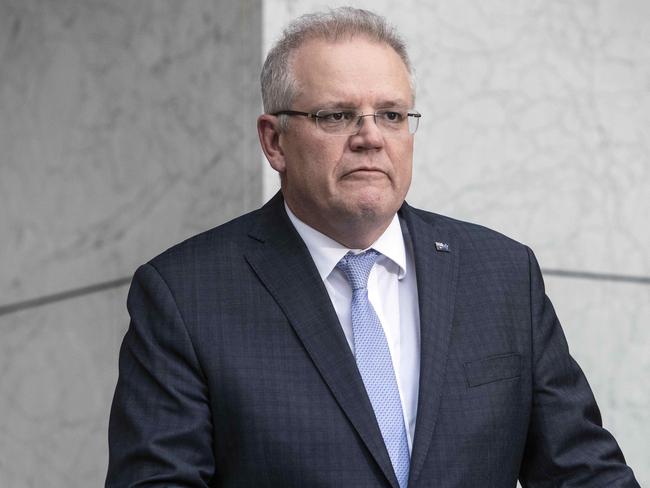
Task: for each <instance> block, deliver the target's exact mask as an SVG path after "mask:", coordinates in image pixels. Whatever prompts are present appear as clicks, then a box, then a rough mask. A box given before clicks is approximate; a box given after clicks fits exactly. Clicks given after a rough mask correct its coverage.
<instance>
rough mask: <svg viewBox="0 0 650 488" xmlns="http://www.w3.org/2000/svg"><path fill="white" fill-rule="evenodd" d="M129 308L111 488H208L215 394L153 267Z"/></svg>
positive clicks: (112, 424)
mask: <svg viewBox="0 0 650 488" xmlns="http://www.w3.org/2000/svg"><path fill="white" fill-rule="evenodd" d="M127 306H128V310H129V314H130V316H131V322H130V325H129V329H128V332H127V333H126V336H125V337H124V341H123V343H122V347H121V350H120V359H119V379H118V382H117V387H116V389H115V396H114V398H113V405H112V409H111V416H110V421H109V434H108V439H109V465H108V475H107V479H106V487H110V488H117V487H120V488H122V487H124V488H126V487H132V486H147V487H157V486H160V487H162V486H165V487H170V486H172V487H180V486H182V487H206V486H208V483H209V480H210V478H211V477H212V476H213V474H214V456H213V452H212V446H213V443H212V425H211V416H210V408H209V403H208V392H207V387H206V383H205V379H204V375H203V373H202V371H201V367H200V365H199V362H198V359H197V356H196V352H195V350H194V347H193V344H192V341H191V338H190V336H189V334H188V330H187V328H186V326H185V323H184V321H183V317H182V316H181V314H180V312H179V309H178V307H177V305H176V302H175V300H174V297H173V295H172V293H171V291H170V289H169V287H168V286H167V284H166V283H165V281H164V279H163V278H162V276H161V275H160V274H159V273H158V271H157V270H156V269H155V268H154V267H153V266H152V265H151V264H146V265H144V266H141V267H140V268H139V269H138V270H137V272H136V273H135V276H134V278H133V282H132V284H131V289H130V291H129V297H128V301H127Z"/></svg>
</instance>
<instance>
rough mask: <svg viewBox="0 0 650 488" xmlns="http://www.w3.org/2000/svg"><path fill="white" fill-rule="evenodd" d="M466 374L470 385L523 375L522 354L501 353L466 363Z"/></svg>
mask: <svg viewBox="0 0 650 488" xmlns="http://www.w3.org/2000/svg"><path fill="white" fill-rule="evenodd" d="M465 376H466V378H467V385H468V386H469V387H473V386H479V385H484V384H486V383H493V382H495V381H501V380H507V379H510V378H519V376H521V355H520V354H517V353H513V354H500V355H498V356H490V357H487V358H483V359H477V360H475V361H470V362H467V363H465Z"/></svg>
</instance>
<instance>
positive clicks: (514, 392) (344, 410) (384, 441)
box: [106, 8, 638, 488]
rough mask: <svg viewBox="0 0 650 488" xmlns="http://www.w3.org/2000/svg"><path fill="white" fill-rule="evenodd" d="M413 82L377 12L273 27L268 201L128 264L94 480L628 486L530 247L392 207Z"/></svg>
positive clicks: (263, 131) (408, 152)
mask: <svg viewBox="0 0 650 488" xmlns="http://www.w3.org/2000/svg"><path fill="white" fill-rule="evenodd" d="M411 77H412V75H411V69H410V64H409V60H408V56H407V54H406V51H405V48H404V45H403V43H402V42H401V41H400V40H399V38H398V37H397V36H396V35H395V34H394V33H393V32H392V30H391V29H390V28H389V27H388V26H387V25H386V24H385V22H384V20H383V19H382V18H380V17H378V16H376V15H374V14H371V13H369V12H366V11H362V10H354V9H350V8H343V9H337V10H334V11H331V12H329V13H326V14H316V15H311V16H306V17H303V18H301V19H299V20H298V21H296V22H294V23H293V24H292V25H291V26H290V27H289V28H288V29H287V31H285V34H284V37H283V38H282V39H281V40H280V41H279V42H278V44H277V45H276V46H275V47H274V48H273V50H272V51H271V52H270V53H269V55H268V58H267V60H266V63H265V66H264V69H263V72H262V93H263V100H264V109H265V114H264V115H262V116H260V117H259V119H258V131H259V136H260V141H261V145H262V149H263V151H264V153H265V155H266V157H267V159H268V160H269V162H270V164H271V166H272V167H273V168H274V169H275V170H276V171H278V173H279V174H280V178H281V194H278V195H277V196H276V197H275V198H273V199H272V200H271V201H270V202H269V203H267V204H266V205H265V206H264V207H263V208H261V209H259V210H258V211H256V212H253V213H251V214H248V215H245V216H243V217H240V218H238V219H235V220H234V221H232V222H229V223H227V224H225V225H223V226H221V227H218V228H216V229H213V230H210V231H208V232H206V233H203V234H201V235H199V236H196V237H194V238H192V239H190V240H188V241H186V242H184V243H182V244H180V245H178V246H176V247H174V248H172V249H170V250H168V251H167V252H165V253H163V254H162V255H161V256H158V257H157V258H155V259H153V260H152V261H151V262H149V263H148V264H146V265H144V266H142V267H141V268H140V269H139V270H138V271H137V273H136V275H135V277H134V280H133V284H132V286H131V291H130V294H129V302H128V304H129V311H130V314H131V319H132V320H131V325H130V328H129V331H128V333H127V335H126V337H125V339H124V344H123V347H122V351H121V355H120V379H119V381H118V385H117V389H116V393H115V399H114V403H113V410H112V413H111V421H110V432H109V435H110V437H109V439H110V463H109V473H108V478H107V483H106V485H107V486H110V487H122V486H124V487H126V486H192V487H199V486H247V487H248V486H250V487H265V486H268V487H276V486H277V487H317V486H318V487H326V486H327V487H365V486H367V487H371V486H372V487H377V486H386V487H389V486H392V487H401V488H405V487H406V486H409V487H429V486H436V487H467V488H476V487H498V488H502V487H513V486H515V484H516V481H517V479H520V480H521V483H522V485H523V486H525V487H526V486H530V487H556V486H576V487H577V486H580V487H637V486H638V484H637V483H636V481H635V480H634V476H633V474H632V471H631V470H630V468H628V467H627V466H626V465H625V461H624V459H623V455H622V454H621V452H620V450H619V448H618V446H617V444H616V442H615V441H614V439H613V438H612V436H611V435H610V434H609V433H608V432H607V431H606V430H604V429H603V428H602V427H601V425H600V416H599V412H598V409H597V407H596V404H595V401H594V399H593V396H592V394H591V391H590V389H589V386H588V385H587V382H586V380H585V378H584V376H583V375H582V373H581V371H580V369H579V368H578V366H577V365H576V364H575V362H574V361H573V360H572V359H571V357H570V356H569V353H568V350H567V346H566V343H565V340H564V337H563V334H562V331H561V329H560V325H559V323H558V321H557V318H556V317H555V314H554V312H553V308H552V306H551V304H550V302H549V301H548V299H547V298H546V297H545V295H544V288H543V284H542V280H541V276H540V272H539V268H538V266H537V264H536V262H535V258H534V256H533V254H532V252H531V251H530V250H529V249H528V248H526V247H525V246H523V245H521V244H518V243H516V242H514V241H512V240H510V239H508V238H506V237H503V236H501V235H499V234H497V233H495V232H493V231H490V230H488V229H485V228H482V227H479V226H475V225H470V224H466V223H462V222H458V221H455V220H452V219H449V218H445V217H442V216H438V215H434V214H431V213H428V212H424V211H421V210H417V209H414V208H411V207H409V206H408V205H407V204H406V203H404V198H405V196H406V193H407V190H408V188H409V185H410V182H411V164H412V152H413V134H414V132H415V130H416V129H417V123H418V119H419V113H417V112H416V111H415V110H414V109H413V105H414V93H413V83H412V78H411Z"/></svg>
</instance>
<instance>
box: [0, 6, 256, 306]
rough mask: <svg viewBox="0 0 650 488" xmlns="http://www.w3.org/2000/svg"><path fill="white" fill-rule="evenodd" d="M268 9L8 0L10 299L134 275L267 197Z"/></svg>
mask: <svg viewBox="0 0 650 488" xmlns="http://www.w3.org/2000/svg"><path fill="white" fill-rule="evenodd" d="M260 15H261V14H260V6H259V2H257V1H254V0H246V1H240V2H227V1H225V0H223V1H213V0H197V1H193V2H177V1H173V0H164V1H158V0H143V1H138V2H122V1H119V0H97V1H92V2H88V1H85V0H56V1H45V0H0V147H1V148H2V151H1V152H0V269H2V272H1V273H0V297H1V298H0V304H5V303H11V302H15V301H17V300H23V299H28V298H31V297H34V296H40V295H44V294H49V293H53V292H58V291H60V290H62V289H68V288H75V287H78V286H82V285H86V284H92V283H96V282H101V281H104V280H109V279H114V278H118V277H122V276H126V275H129V274H130V273H132V272H133V270H134V269H135V267H136V266H137V264H139V263H141V262H143V261H144V260H146V259H148V258H150V257H152V256H153V255H155V254H157V253H158V252H160V251H162V250H163V249H165V248H167V247H169V246H170V245H172V244H174V243H176V242H178V241H179V240H182V239H183V238H185V237H188V236H190V235H192V234H194V233H197V232H199V231H201V230H204V229H207V228H210V227H212V226H214V225H217V224H219V223H221V222H223V221H225V220H227V219H229V218H231V217H233V216H235V215H238V214H240V213H242V212H244V211H245V210H248V209H251V208H253V207H255V206H257V205H258V204H259V203H260V201H261V177H260V176H259V173H260V166H261V162H260V158H259V150H258V149H257V135H256V132H255V116H256V115H257V114H258V112H259V105H260V101H259V95H258V88H257V85H258V83H257V78H256V75H255V74H254V73H256V72H257V71H258V69H259V64H260V47H259V44H260V36H261V29H260V18H261V17H260ZM252 73H253V74H252Z"/></svg>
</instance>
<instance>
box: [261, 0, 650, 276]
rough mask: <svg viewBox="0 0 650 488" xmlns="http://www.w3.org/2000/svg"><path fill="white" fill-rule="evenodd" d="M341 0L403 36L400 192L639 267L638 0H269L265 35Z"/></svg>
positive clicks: (646, 63) (551, 244) (575, 254)
mask: <svg viewBox="0 0 650 488" xmlns="http://www.w3.org/2000/svg"><path fill="white" fill-rule="evenodd" d="M344 4H352V5H355V6H359V7H363V8H369V9H372V10H374V11H376V12H378V13H380V14H383V15H385V16H386V17H387V18H389V19H390V20H391V21H392V22H393V23H394V24H395V25H396V26H397V27H398V29H399V30H400V31H401V32H402V34H403V35H404V37H405V38H406V40H407V43H408V45H409V48H410V53H411V56H412V59H413V62H414V65H415V68H416V75H417V107H418V109H419V110H420V111H421V112H422V113H423V117H422V120H421V124H420V129H419V130H418V134H417V135H416V154H415V169H414V180H413V185H412V187H411V191H410V193H409V196H408V199H409V201H410V202H411V203H412V204H415V205H417V206H421V207H424V208H428V209H431V210H434V211H437V212H440V213H445V214H448V215H451V216H454V217H457V218H460V219H463V220H470V221H475V222H479V223H482V224H484V225H487V226H489V227H493V228H495V229H497V230H500V231H501V232H504V233H506V234H508V235H510V236H512V237H514V238H516V239H518V240H521V241H523V242H526V243H527V244H529V245H531V246H532V247H533V248H534V249H535V250H536V252H537V253H538V255H539V258H540V261H541V262H542V264H543V265H544V266H545V267H547V268H563V269H577V270H588V271H593V272H609V273H620V274H629V275H645V276H648V275H650V255H649V254H648V252H647V247H648V244H649V243H650V226H648V225H645V222H647V221H648V218H649V217H650V215H649V214H650V197H648V194H649V193H650V190H649V189H650V164H649V161H650V142H649V141H650V89H649V88H648V87H649V86H650V4H649V3H648V2H647V1H645V0H620V1H577V2H564V1H560V0H551V1H542V0H533V1H527V2H518V1H484V0H459V1H454V2H448V1H444V0H438V1H421V0H410V1H406V2H402V3H400V8H399V9H396V8H395V7H394V3H393V2H389V1H353V2H344V1H330V2H323V1H317V0H312V1H301V2H296V1H290V0H268V1H266V2H265V3H264V12H265V14H264V25H265V34H264V44H265V48H266V49H268V47H269V46H270V45H271V43H272V42H273V40H274V39H275V38H277V36H278V35H279V33H280V31H281V28H282V26H283V25H285V24H286V22H288V21H289V20H290V19H292V18H294V17H296V16H297V15H300V14H302V13H305V12H308V11H312V10H318V9H324V8H326V7H328V6H330V7H334V6H339V5H344ZM265 185H266V194H267V196H268V195H270V194H272V193H273V192H274V191H275V189H276V188H277V186H278V183H277V178H276V176H275V175H274V174H273V173H272V170H267V173H266V177H265Z"/></svg>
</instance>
